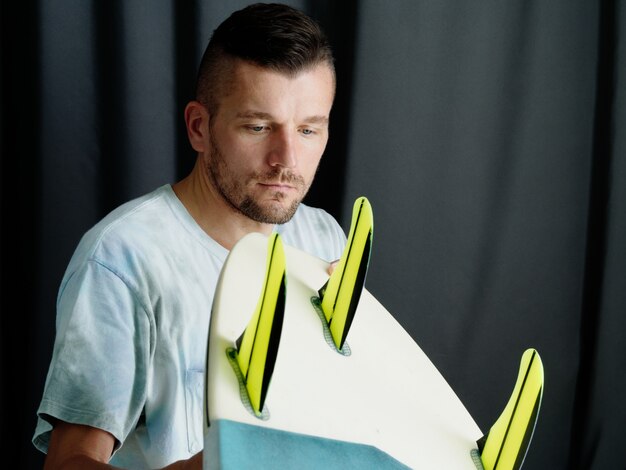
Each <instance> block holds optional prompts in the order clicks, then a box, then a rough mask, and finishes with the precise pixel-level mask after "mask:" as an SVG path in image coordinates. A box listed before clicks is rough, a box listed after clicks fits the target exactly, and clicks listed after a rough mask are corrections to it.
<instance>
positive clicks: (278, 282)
mask: <svg viewBox="0 0 626 470" xmlns="http://www.w3.org/2000/svg"><path fill="white" fill-rule="evenodd" d="M285 264H286V262H285V252H284V249H283V243H282V241H281V239H280V236H279V235H278V234H276V233H274V234H272V235H271V236H270V237H269V241H268V247H267V269H266V274H265V280H264V283H263V289H262V290H261V295H260V297H259V301H258V304H257V306H256V309H255V311H254V313H253V315H252V318H251V319H250V322H249V323H248V326H247V327H246V329H245V331H244V332H243V334H242V335H241V337H240V338H239V339H238V340H237V363H238V365H239V368H240V370H241V373H242V375H243V380H244V383H245V385H246V389H247V391H248V396H249V398H250V403H251V405H252V408H253V410H254V412H255V414H256V415H257V416H260V415H261V412H262V410H263V404H264V403H265V397H266V395H267V390H268V388H269V383H270V379H271V377H272V372H273V371H274V365H275V363H276V355H277V354H278V344H279V342H280V333H281V330H282V325H283V317H284V311H285V292H286V290H285Z"/></svg>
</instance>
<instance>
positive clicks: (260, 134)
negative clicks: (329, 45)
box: [205, 60, 335, 224]
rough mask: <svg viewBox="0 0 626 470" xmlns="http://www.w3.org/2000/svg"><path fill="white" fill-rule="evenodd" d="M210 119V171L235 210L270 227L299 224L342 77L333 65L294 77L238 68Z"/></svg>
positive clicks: (251, 67) (249, 67) (249, 66)
mask: <svg viewBox="0 0 626 470" xmlns="http://www.w3.org/2000/svg"><path fill="white" fill-rule="evenodd" d="M229 76H230V79H231V80H232V82H231V84H230V85H229V86H227V87H225V88H227V89H228V93H226V95H225V96H222V97H220V98H219V108H218V111H217V113H216V115H213V116H210V123H209V139H210V142H209V149H210V151H209V152H207V159H206V160H205V166H206V171H207V176H208V178H209V181H210V182H211V184H212V185H213V186H214V188H215V189H216V190H217V191H218V192H219V193H220V195H221V196H222V198H223V199H224V200H225V201H226V202H227V203H228V204H229V205H230V206H232V207H233V208H234V209H235V210H237V211H239V212H240V213H242V214H244V215H245V216H247V217H249V218H251V219H253V220H255V221H257V222H262V223H267V224H280V223H285V222H287V221H288V220H290V219H291V217H292V216H293V214H294V213H295V211H296V209H297V208H298V205H299V204H300V202H301V201H302V199H303V198H304V196H305V194H306V193H307V191H308V189H309V187H310V185H311V183H312V181H313V177H314V176H315V172H316V170H317V166H318V164H319V161H320V158H321V157H322V153H323V152H324V148H325V147H326V142H327V141H328V119H329V115H330V110H331V107H332V102H333V97H334V87H335V85H334V77H333V74H332V72H331V70H330V68H329V67H328V65H326V64H320V65H317V66H315V67H313V68H311V69H308V70H305V71H303V72H301V73H299V74H298V75H296V76H294V77H288V76H286V75H283V74H280V73H277V72H273V71H270V70H267V69H264V68H261V67H258V66H256V65H253V64H250V63H248V62H244V61H240V60H237V61H236V62H235V65H234V67H233V71H232V73H231V74H229Z"/></svg>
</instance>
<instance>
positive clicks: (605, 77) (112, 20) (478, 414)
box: [0, 0, 626, 469]
mask: <svg viewBox="0 0 626 470" xmlns="http://www.w3.org/2000/svg"><path fill="white" fill-rule="evenodd" d="M247 3H248V2H244V1H226V0H221V1H217V0H196V1H191V0H189V1H175V0H158V1H157V0H153V1H148V0H117V1H114V0H108V1H104V0H102V1H85V0H45V1H44V0H39V1H30V2H28V1H23V2H22V1H20V2H17V1H16V2H2V6H1V7H0V8H1V10H0V11H1V18H0V19H1V28H2V29H1V36H0V38H1V39H0V40H1V43H0V46H1V50H2V63H1V70H2V73H1V85H2V97H1V98H2V101H1V104H2V106H1V112H0V123H1V129H2V131H1V134H0V139H1V149H2V164H1V167H0V168H1V169H0V184H1V207H2V213H1V219H0V222H1V232H0V233H1V239H0V243H1V252H0V255H1V264H0V266H1V278H0V301H1V304H0V308H1V315H0V318H1V330H0V333H1V338H0V340H1V344H2V346H1V348H0V367H1V378H2V386H1V387H0V400H1V412H2V415H1V416H0V422H1V426H2V435H1V438H0V442H2V446H3V450H4V452H3V456H4V458H5V459H7V460H8V461H9V462H11V461H13V462H15V466H14V468H25V469H30V468H33V469H35V468H41V465H42V462H43V456H42V455H39V454H38V453H37V452H36V451H35V449H34V447H33V446H32V445H31V444H30V439H31V436H32V432H33V430H34V426H35V410H36V407H37V405H38V402H39V399H40V397H41V392H42V388H43V383H44V380H45V374H46V371H47V367H48V361H49V359H50V354H51V351H52V342H53V339H54V321H55V310H54V306H55V297H56V293H57V288H58V285H59V282H60V280H61V276H62V274H63V271H64V269H65V266H66V264H67V262H68V261H69V258H70V256H71V254H72V251H73V249H74V247H75V246H76V244H77V242H78V240H79V238H80V236H81V235H82V233H83V232H84V231H85V230H87V229H88V228H89V227H90V226H91V225H93V224H94V223H95V222H96V221H97V220H98V219H100V218H101V217H102V216H104V215H105V214H106V213H107V212H108V211H110V210H111V209H112V208H114V207H115V206H117V205H118V204H120V203H122V202H124V201H126V200H128V199H130V198H133V197H135V196H138V195H140V194H143V193H145V192H147V191H150V190H152V189H153V188H155V187H156V186H158V185H161V184H163V183H166V182H175V181H176V180H177V179H179V178H181V177H182V176H183V175H185V174H186V172H187V171H189V170H190V169H191V166H192V164H193V161H194V158H195V157H194V155H193V152H192V151H191V148H190V147H189V145H188V143H187V140H186V134H185V131H184V121H183V118H182V111H183V108H184V105H185V103H186V101H187V100H189V99H191V98H192V96H193V83H194V79H195V71H196V67H197V64H198V62H199V59H200V55H201V53H202V51H203V49H204V47H205V45H206V43H207V41H208V38H209V36H210V34H211V32H212V31H213V29H214V28H215V27H216V26H217V24H219V22H221V21H222V20H223V19H224V18H226V16H228V15H229V14H230V13H231V12H232V11H234V10H235V9H238V8H240V7H242V6H244V5H245V4H247ZM289 3H291V4H292V5H294V6H296V7H300V8H302V9H304V10H305V11H307V12H309V13H310V14H311V15H313V16H314V17H315V18H317V19H318V20H319V21H320V22H321V24H322V25H323V26H324V28H325V29H326V31H327V33H328V35H329V37H330V40H331V43H332V44H333V47H334V49H335V53H336V56H337V75H338V80H339V82H338V91H337V93H338V94H337V101H336V103H335V107H334V109H333V114H332V118H331V137H330V143H329V146H328V148H327V151H326V154H325V156H324V159H323V163H322V165H321V168H320V171H319V174H318V179H317V181H316V183H315V184H314V187H313V189H312V190H311V192H310V194H309V196H308V197H307V202H308V203H310V204H313V205H318V206H321V207H324V208H326V209H327V210H328V211H329V212H331V213H332V214H334V215H335V216H336V217H337V218H338V220H339V221H340V222H341V224H342V225H343V227H344V228H345V229H346V230H347V229H348V227H349V217H350V211H351V206H352V203H353V201H354V199H355V198H356V197H357V196H360V195H365V196H367V197H368V198H369V199H370V201H371V203H372V206H373V209H374V216H375V235H374V244H373V255H372V260H371V264H370V270H369V274H368V279H367V287H368V289H369V290H370V291H372V292H373V293H374V295H376V296H377V297H378V298H379V300H381V302H382V303H383V304H384V305H386V306H387V307H388V308H389V310H390V311H391V312H393V313H394V315H395V316H396V318H397V319H398V321H399V322H400V323H401V324H402V325H403V326H404V327H405V328H406V329H407V330H408V331H409V333H410V334H411V335H412V336H413V338H414V339H415V340H416V341H417V342H418V344H419V345H420V346H421V347H422V349H424V351H425V352H426V353H427V354H428V355H429V357H430V358H431V360H432V361H433V362H434V364H435V365H436V366H437V367H438V368H439V369H440V371H441V372H442V374H443V375H444V377H445V378H446V379H447V380H448V382H449V383H450V385H451V386H452V387H453V389H454V390H455V391H456V392H457V394H458V395H459V397H460V398H461V399H462V401H463V402H464V403H465V404H466V406H467V408H468V410H469V411H470V413H471V414H472V415H473V416H474V418H475V420H476V422H477V423H478V425H479V426H480V427H481V429H483V431H486V430H488V428H489V426H490V425H491V423H492V422H493V421H494V420H495V419H496V417H497V416H498V415H499V413H500V412H501V410H502V408H503V407H504V405H505V404H506V401H507V400H508V397H509V394H510V393H511V390H512V387H513V384H514V381H515V378H516V374H517V368H518V365H519V359H520V356H521V354H522V352H523V351H524V350H525V349H526V348H527V347H534V348H536V349H537V350H538V351H539V352H540V354H541V356H542V358H543V361H544V366H545V374H546V375H545V380H546V385H545V393H544V400H543V404H542V408H541V412H540V416H539V421H538V425H537V428H536V432H535V435H534V438H533V441H532V444H531V447H530V451H529V454H528V456H527V460H526V464H525V466H524V468H527V469H607V468H610V469H615V468H626V446H625V445H624V438H623V429H624V424H625V423H626V411H625V407H624V405H623V397H624V396H626V367H625V363H624V357H626V189H625V188H626V185H625V184H624V183H626V115H625V113H626V97H625V91H626V82H625V77H626V44H625V37H626V7H625V5H624V2H622V1H582V0H560V1H558V0H552V1H530V0H510V1H495V0H481V1H475V0H461V1H459V0H432V1H426V0H424V1H415V0H404V1H400V0H394V1H388V2H381V1H375V0H363V1H356V0H342V1H332V0H324V1H321V0H320V1H308V2H307V1H294V2H289Z"/></svg>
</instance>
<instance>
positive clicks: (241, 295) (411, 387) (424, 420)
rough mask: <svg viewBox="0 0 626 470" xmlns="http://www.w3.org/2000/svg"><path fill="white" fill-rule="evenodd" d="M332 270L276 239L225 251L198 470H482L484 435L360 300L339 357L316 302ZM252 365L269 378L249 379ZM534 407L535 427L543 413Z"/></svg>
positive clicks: (436, 376)
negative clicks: (200, 468)
mask: <svg viewBox="0 0 626 470" xmlns="http://www.w3.org/2000/svg"><path fill="white" fill-rule="evenodd" d="M273 253H275V255H274V254H273ZM283 253H284V254H283ZM272 256H276V257H277V260H273V261H271V262H270V261H268V260H269V259H270V258H271V257H272ZM272 263H273V264H272ZM327 269H328V263H326V262H324V261H322V260H320V259H317V258H315V257H313V256H310V255H308V254H306V253H304V252H302V251H300V250H298V249H295V248H293V247H290V246H284V247H282V243H281V242H280V239H279V237H278V236H277V235H273V236H272V237H270V238H268V237H265V236H263V235H261V234H249V235H247V236H246V237H244V238H242V239H241V240H240V241H239V242H238V243H237V245H236V246H235V247H234V248H233V249H232V250H231V252H230V254H229V256H228V258H227V260H226V262H225V264H224V267H223V268H222V272H221V275H220V279H219V282H218V285H217V288H216V293H215V298H214V304H213V309H212V318H211V325H210V332H209V341H208V348H207V368H206V371H207V372H206V384H205V410H204V411H205V416H204V424H205V427H204V432H205V436H204V468H205V469H218V468H220V469H229V468H233V469H234V468H236V469H242V468H255V469H263V468H268V469H270V468H271V469H282V468H298V469H306V468H311V469H313V468H324V469H332V468H337V469H339V468H342V469H346V468H358V469H367V468H372V469H374V468H376V469H380V468H407V467H408V468H428V469H434V468H437V469H439V468H441V469H455V470H464V469H467V470H474V469H476V468H482V463H481V461H480V457H479V456H478V450H477V441H478V440H479V439H480V438H481V436H483V434H484V433H483V432H482V431H481V430H480V429H479V427H478V426H477V424H476V423H475V421H474V420H473V418H472V416H471V415H470V413H469V412H468V411H467V409H466V408H465V407H464V405H463V404H462V402H461V401H460V400H459V398H458V397H457V395H456V394H455V392H454V391H453V390H452V388H451V387H450V386H449V384H448V383H447V382H446V380H445V379H444V377H443V376H442V375H441V373H440V372H439V371H438V370H437V368H436V367H435V366H434V365H433V363H432V362H431V361H430V360H429V359H428V357H427V356H426V354H424V352H423V351H422V350H421V348H420V347H419V346H418V344H417V343H416V342H415V341H414V340H413V339H412V338H411V336H410V335H409V334H408V333H407V332H406V331H405V330H404V328H403V327H402V326H401V325H400V324H399V323H398V322H397V321H396V320H395V319H394V318H393V316H392V315H391V314H390V313H389V312H388V311H387V310H386V309H385V308H384V307H383V306H382V305H381V304H380V303H379V302H378V301H377V300H376V299H375V298H374V297H373V296H372V295H371V294H370V293H369V292H368V291H367V289H362V292H361V291H360V294H361V295H360V299H359V301H358V307H357V309H356V313H355V315H354V319H353V321H352V324H351V326H350V330H349V333H348V335H347V337H346V338H345V343H344V344H343V347H342V349H341V350H338V349H337V345H336V344H335V342H334V341H333V339H332V335H331V333H330V329H329V325H328V321H327V320H326V318H325V317H324V313H323V312H322V310H321V301H320V300H319V298H318V295H319V293H318V291H319V289H320V288H321V287H322V286H324V285H325V284H326V283H327V281H328V277H329V276H328V273H327ZM268 279H269V280H268ZM271 283H274V288H271V289H268V284H271ZM276 286H280V287H276ZM266 289H267V290H268V291H271V293H272V296H273V298H272V299H266ZM269 304H272V305H275V304H278V307H277V313H276V318H274V319H273V323H272V320H269V322H268V321H267V320H266V319H265V320H264V319H263V316H264V315H272V314H273V313H269V310H268V311H267V312H264V310H263V309H266V310H267V305H269ZM255 312H256V313H255ZM251 317H252V320H251ZM264 322H265V323H264ZM268 325H269V326H268ZM264 328H265V330H264V331H263V329H264ZM244 331H247V333H246V334H247V335H248V336H247V337H246V336H245V335H244V336H242V333H243V332H244ZM251 331H252V332H253V333H250V332H251ZM253 334H258V336H260V337H261V336H262V339H261V340H259V342H260V343H262V344H263V348H262V347H261V346H259V347H258V348H257V349H256V350H255V347H256V346H255V345H254V342H253V341H254V340H251V339H250V336H251V335H253ZM263 335H265V336H263ZM262 349H263V351H264V352H263V353H262V354H261V353H259V351H261V350H262ZM237 350H239V353H238V352H237ZM268 351H269V352H268ZM238 354H239V355H240V356H238ZM255 354H256V356H255ZM244 356H245V358H244V359H242V357H244ZM254 361H257V362H258V361H261V362H264V361H265V362H267V363H268V364H270V365H271V367H269V368H270V369H273V370H270V371H269V373H267V374H266V376H265V377H263V376H262V374H261V375H260V376H254V377H253V376H252V375H253V374H254V373H255V370H257V369H254V367H255V366H254ZM260 370H263V368H261V369H260ZM247 374H250V375H249V376H248V375H247ZM541 374H543V372H542V371H541ZM541 377H543V376H542V375H541ZM246 382H248V383H246ZM255 383H256V384H257V385H254V384H255ZM247 387H248V388H250V387H252V388H250V390H248V388H247ZM516 390H517V388H516ZM541 390H542V388H541V389H540V390H539V391H541ZM257 392H258V393H257ZM517 392H518V394H519V393H520V392H519V390H517ZM535 395H536V394H535ZM514 401H515V402H516V403H517V402H518V401H519V399H518V398H516V399H515V400H514ZM539 402H540V395H539ZM259 405H260V408H259ZM529 406H531V405H529ZM532 407H535V408H534V415H533V416H534V419H536V415H537V411H538V402H537V403H535V402H532ZM507 409H509V416H508V418H507V420H509V421H510V420H511V419H512V418H511V417H510V416H511V414H512V413H514V411H511V407H507ZM507 423H508V421H507ZM532 425H533V426H532V427H534V421H533V423H532ZM500 426H501V427H502V423H500ZM504 427H505V428H507V424H506V423H505V424H504ZM492 429H493V428H492ZM507 429H508V428H507ZM504 432H505V431H498V434H503V433H504ZM530 435H532V429H531V434H530ZM529 439H530V437H528V438H527V439H526V440H527V441H529ZM526 444H527V443H526ZM494 448H495V447H494ZM497 452H498V450H497V449H496V453H497ZM518 452H519V450H518ZM523 454H525V449H524V450H523ZM498 455H499V454H498ZM519 460H520V459H519V458H518V461H519ZM496 461H497V460H496ZM521 461H523V455H522V456H521ZM519 466H521V462H519V465H518V466H517V467H513V466H511V467H504V466H503V467H495V466H492V467H491V468H519Z"/></svg>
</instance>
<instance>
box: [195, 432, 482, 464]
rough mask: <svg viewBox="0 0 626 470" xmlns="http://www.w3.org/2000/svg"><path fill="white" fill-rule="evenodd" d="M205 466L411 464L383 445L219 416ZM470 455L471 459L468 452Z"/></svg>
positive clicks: (206, 445)
mask: <svg viewBox="0 0 626 470" xmlns="http://www.w3.org/2000/svg"><path fill="white" fill-rule="evenodd" d="M204 459H205V460H204V465H205V466H204V468H221V469H225V470H226V469H241V468H254V469H255V470H257V469H258V470H263V469H272V470H273V469H277V468H297V469H298V470H314V469H315V470H317V469H320V468H323V469H324V470H345V469H347V468H358V469H359V470H380V469H389V470H395V469H402V470H406V469H408V468H409V467H407V466H406V465H404V464H403V463H401V462H400V461H398V460H397V459H395V458H393V457H392V456H390V455H389V454H387V453H386V452H383V451H381V450H380V449H378V448H376V447H374V446H370V445H365V444H356V443H353V442H345V441H339V440H335V439H328V438H323V437H317V436H309V435H305V434H299V433H294V432H289V431H282V430H277V429H271V428H266V427H261V426H254V425H250V424H245V423H241V422H237V421H231V420H216V421H215V422H214V423H213V426H212V427H211V431H210V433H209V434H208V435H207V436H205V443H204ZM468 459H470V457H469V455H468Z"/></svg>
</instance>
